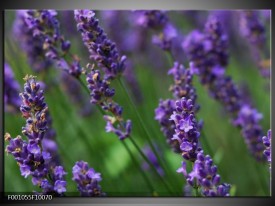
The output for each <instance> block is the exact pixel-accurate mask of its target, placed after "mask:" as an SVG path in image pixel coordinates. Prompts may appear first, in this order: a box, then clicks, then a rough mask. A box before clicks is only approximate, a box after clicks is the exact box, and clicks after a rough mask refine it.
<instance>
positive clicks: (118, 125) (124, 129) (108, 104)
mask: <svg viewBox="0 0 275 206" xmlns="http://www.w3.org/2000/svg"><path fill="white" fill-rule="evenodd" d="M86 76H87V78H86V81H87V84H88V88H89V90H90V91H91V92H90V95H91V103H93V104H97V105H99V106H100V107H101V108H102V109H103V110H104V111H108V112H110V113H111V115H104V117H103V118H104V120H105V121H106V127H105V129H106V132H113V133H114V134H116V135H117V136H118V137H119V139H120V140H124V139H125V138H127V137H129V136H130V134H131V131H132V122H131V120H127V121H124V120H123V117H122V112H123V109H122V107H121V106H120V105H118V104H117V103H116V102H114V101H113V99H112V97H113V96H114V94H115V90H114V89H112V88H110V87H109V84H110V82H109V80H107V79H102V78H101V74H100V72H99V70H95V69H94V67H92V68H91V71H90V72H89V73H86Z"/></svg>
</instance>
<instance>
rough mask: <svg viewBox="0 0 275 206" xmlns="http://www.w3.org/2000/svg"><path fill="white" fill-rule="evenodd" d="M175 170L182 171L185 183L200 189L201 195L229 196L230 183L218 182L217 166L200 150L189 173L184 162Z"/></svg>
mask: <svg viewBox="0 0 275 206" xmlns="http://www.w3.org/2000/svg"><path fill="white" fill-rule="evenodd" d="M177 172H178V173H183V175H184V177H185V178H186V181H187V183H188V184H189V185H191V186H192V187H195V188H197V189H198V190H200V192H201V194H202V195H203V196H229V191H230V185H229V184H227V183H223V184H220V175H219V174H218V173H217V166H215V165H214V164H213V160H212V159H211V157H210V156H209V155H204V153H203V151H202V150H201V151H199V152H198V154H197V159H196V161H195V162H194V166H193V169H192V171H191V172H190V173H188V172H187V170H186V163H185V162H182V167H180V168H179V169H178V170H177Z"/></svg>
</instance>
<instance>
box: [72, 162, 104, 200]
mask: <svg viewBox="0 0 275 206" xmlns="http://www.w3.org/2000/svg"><path fill="white" fill-rule="evenodd" d="M72 173H73V178H72V180H73V181H75V182H76V184H77V189H78V191H79V192H80V195H81V196H91V197H100V196H105V193H103V192H102V191H101V187H100V185H99V182H100V181H101V180H102V178H101V174H100V173H97V172H95V170H94V169H93V168H90V167H89V165H88V163H87V162H84V161H78V162H76V163H75V165H74V166H73V168H72Z"/></svg>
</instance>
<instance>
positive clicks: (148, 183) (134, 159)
mask: <svg viewBox="0 0 275 206" xmlns="http://www.w3.org/2000/svg"><path fill="white" fill-rule="evenodd" d="M122 144H123V146H124V147H125V149H126V150H127V152H128V154H129V155H130V157H131V159H132V161H133V163H134V164H135V166H136V168H137V169H139V170H140V173H141V175H142V177H143V178H144V180H145V182H146V184H147V185H148V187H149V188H150V190H151V192H152V194H153V195H154V194H155V193H156V190H155V189H154V187H153V185H152V184H151V182H150V180H149V178H148V177H147V175H146V173H145V172H144V171H143V170H142V168H141V167H140V166H139V164H138V162H137V160H136V158H135V156H134V155H133V154H132V152H131V150H130V148H129V147H128V145H127V144H126V143H125V142H124V141H122Z"/></svg>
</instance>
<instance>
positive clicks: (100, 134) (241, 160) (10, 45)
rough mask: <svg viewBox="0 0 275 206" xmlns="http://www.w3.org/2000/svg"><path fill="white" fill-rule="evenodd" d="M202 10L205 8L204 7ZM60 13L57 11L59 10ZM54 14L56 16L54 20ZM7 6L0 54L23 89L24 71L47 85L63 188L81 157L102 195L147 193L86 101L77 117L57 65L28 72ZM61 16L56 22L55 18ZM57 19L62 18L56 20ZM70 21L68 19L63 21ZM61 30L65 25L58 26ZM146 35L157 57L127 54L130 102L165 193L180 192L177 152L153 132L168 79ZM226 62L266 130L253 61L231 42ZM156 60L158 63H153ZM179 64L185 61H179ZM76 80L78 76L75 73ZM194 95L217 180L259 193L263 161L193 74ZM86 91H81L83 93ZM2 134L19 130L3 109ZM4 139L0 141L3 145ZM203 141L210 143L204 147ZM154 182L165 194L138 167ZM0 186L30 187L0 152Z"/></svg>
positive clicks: (265, 186)
mask: <svg viewBox="0 0 275 206" xmlns="http://www.w3.org/2000/svg"><path fill="white" fill-rule="evenodd" d="M204 13H207V12H204ZM59 15H60V17H62V15H63V14H62V11H60V12H59ZM169 15H170V17H171V19H172V20H173V21H174V20H175V23H176V24H177V25H178V26H179V29H180V30H181V31H183V32H187V31H190V30H191V29H193V28H194V27H195V25H193V24H192V23H190V22H189V21H188V20H187V19H185V18H184V16H183V15H182V14H179V13H178V12H173V11H171V12H169ZM60 17H59V18H60ZM13 20H14V11H6V12H5V46H4V47H5V60H6V61H7V62H8V63H9V64H10V66H11V67H12V69H13V72H14V75H15V78H16V80H17V81H18V82H19V83H20V85H21V88H23V84H24V81H23V77H24V76H25V75H26V74H33V75H36V76H37V77H38V79H39V80H43V81H44V82H45V83H46V85H50V86H48V87H47V89H46V91H45V101H46V103H47V104H48V106H49V111H50V113H51V116H52V119H53V127H54V129H55V130H56V132H57V136H56V141H57V143H58V146H59V153H60V156H61V160H62V162H63V164H64V167H65V169H66V171H67V172H68V175H67V176H66V180H67V182H68V189H67V194H69V195H77V194H78V193H76V192H77V190H76V184H75V183H74V182H73V181H72V180H71V178H72V174H71V170H72V169H71V168H72V167H73V165H74V164H75V162H76V161H79V160H84V161H87V162H88V163H89V165H90V167H93V168H94V169H95V170H96V171H97V172H100V173H101V174H102V178H103V180H102V182H101V183H100V184H101V186H102V190H103V191H104V192H106V193H107V195H108V196H150V195H151V193H150V190H149V188H148V187H147V185H146V184H145V182H144V180H143V179H142V176H141V175H140V173H139V170H138V169H137V168H136V167H135V165H134V164H133V162H132V161H131V158H130V157H129V155H128V153H127V151H126V150H125V148H124V147H123V145H122V144H121V142H120V141H119V140H118V138H117V137H116V136H115V135H114V134H110V133H106V132H105V129H104V128H105V121H104V120H103V118H102V115H101V113H100V112H99V111H98V110H97V109H96V108H95V107H94V106H93V105H91V107H92V109H93V112H92V114H91V115H90V116H88V117H82V116H81V115H79V113H78V110H77V108H75V107H74V105H73V104H72V102H71V101H70V99H69V98H68V96H67V95H66V93H65V92H64V91H63V90H62V88H61V87H60V85H59V82H58V81H57V78H56V77H57V75H58V71H57V70H56V69H55V68H52V69H50V70H49V72H48V73H47V74H46V75H40V74H35V73H34V72H33V71H32V70H31V68H30V65H29V64H28V62H27V59H26V55H25V53H24V51H22V50H21V49H20V48H19V46H18V43H17V42H16V41H15V40H14V39H13V37H12V23H13ZM61 22H62V21H61ZM63 23H64V22H63ZM67 24H72V25H73V26H74V24H75V22H69V23H67ZM61 28H62V29H63V30H64V32H66V31H65V29H64V28H65V25H63V24H61ZM64 35H65V36H67V37H68V38H69V40H70V41H71V42H72V47H71V48H72V50H73V52H74V53H77V54H79V56H80V57H81V59H82V65H86V64H87V63H88V62H89V60H88V58H87V56H88V52H87V49H86V48H84V47H83V43H82V41H81V37H80V34H78V33H76V34H74V35H69V34H68V35H67V34H66V33H64ZM150 38H151V33H150V32H149V33H148V37H147V39H149V40H148V41H147V44H148V45H147V46H148V47H150V52H153V53H154V54H155V55H156V56H157V59H150V58H149V55H148V54H147V53H146V52H137V53H131V54H130V55H128V58H129V59H130V60H131V61H132V62H134V69H135V72H136V77H137V79H138V82H139V86H140V90H141V92H142V96H143V100H142V101H141V102H140V103H136V106H137V109H138V112H139V114H140V115H141V118H142V121H143V122H144V124H145V125H146V128H147V129H148V131H149V133H150V137H151V139H152V140H153V141H154V142H155V143H157V144H158V145H159V148H160V149H159V152H160V153H161V154H163V161H164V162H165V164H166V167H167V168H168V170H169V174H167V176H164V178H165V179H166V180H167V181H168V182H169V184H170V185H171V186H172V188H173V195H175V196H177V195H180V194H182V191H183V187H184V184H185V181H184V178H183V176H182V174H178V173H176V169H178V168H179V167H180V165H181V161H182V158H181V156H180V155H178V154H175V153H173V152H172V151H171V149H170V147H169V146H168V145H167V143H166V140H165V137H164V136H163V134H162V133H161V131H160V126H159V124H158V122H157V121H156V120H154V109H155V108H156V107H157V105H158V102H159V99H166V98H171V97H172V94H171V93H170V92H169V91H168V88H169V86H170V85H171V84H172V83H173V79H172V78H171V77H170V76H167V71H168V69H169V68H171V65H169V61H168V59H167V58H166V56H165V54H164V52H162V51H160V49H159V48H157V47H156V46H154V45H153V44H151V43H150ZM242 52H243V53H247V48H243V50H242ZM230 53H231V56H230V64H229V67H228V68H227V71H226V72H227V74H229V75H231V76H232V77H233V80H234V81H235V82H236V83H238V85H241V84H243V83H245V84H247V86H248V88H249V90H250V93H251V97H252V100H253V103H254V105H255V107H256V108H257V109H258V111H259V112H261V113H262V114H263V117H264V118H263V120H262V121H261V126H262V127H263V131H264V133H265V134H266V131H267V130H268V129H269V128H270V91H269V89H267V87H266V84H267V80H265V79H263V78H262V77H261V76H260V74H259V72H258V69H257V67H256V65H255V64H253V62H252V61H251V60H250V59H249V58H245V57H242V56H240V55H238V53H237V52H235V51H234V48H231V50H230ZM156 61H158V62H159V64H156ZM186 66H187V65H186ZM83 80H85V79H84V78H83ZM194 84H195V87H196V88H197V93H198V103H199V104H200V105H201V109H200V111H199V113H198V118H199V119H203V120H204V127H203V130H204V134H205V136H204V137H203V138H205V139H206V140H207V142H208V145H206V144H205V140H203V138H202V147H203V149H204V150H205V151H206V152H210V151H211V152H213V154H211V155H212V157H213V159H214V162H215V164H216V165H217V166H218V173H219V174H220V175H221V177H222V182H227V183H230V184H231V185H232V190H231V192H232V195H236V196H267V195H269V193H270V190H269V178H270V173H269V170H268V165H267V164H266V163H259V162H257V161H256V160H254V159H253V157H251V156H250V154H249V152H248V150H247V147H246V145H245V142H244V139H243V137H242V136H241V134H240V130H239V129H238V128H236V127H234V126H232V124H231V123H230V120H229V118H228V116H227V115H226V114H225V113H224V112H223V110H222V107H221V105H220V104H219V103H218V102H216V101H215V100H213V99H212V98H211V97H209V95H208V92H207V90H206V89H205V88H203V87H202V86H201V84H200V83H199V81H198V79H197V78H195V80H194ZM112 86H113V87H114V88H115V89H116V95H115V100H116V101H117V102H118V103H119V104H120V105H122V106H123V108H124V116H125V118H130V119H131V120H132V122H133V138H134V139H135V140H136V141H137V143H138V145H139V146H140V148H142V147H143V146H144V145H146V144H147V143H148V142H147V141H146V138H145V137H144V136H143V132H142V130H141V128H140V125H139V124H138V120H137V119H136V116H135V115H134V111H133V108H132V107H131V106H130V105H129V103H128V102H127V101H126V98H125V96H124V92H123V91H122V90H121V88H120V87H119V85H118V82H117V81H114V82H113V83H112ZM87 95H88V94H87ZM4 124H5V125H4V126H5V127H4V128H5V131H4V132H9V133H10V134H11V135H12V137H15V136H16V135H21V128H22V126H23V125H24V124H25V120H24V119H23V118H22V117H21V115H20V114H10V113H5V117H4ZM125 142H126V143H127V145H129V147H130V149H131V150H132V152H133V153H134V155H135V156H136V157H137V158H138V160H139V161H140V163H141V164H142V162H143V160H142V158H141V157H140V156H139V154H138V153H137V151H136V150H135V148H134V147H133V145H132V144H131V143H130V141H128V140H125ZM5 145H6V143H5ZM207 147H210V148H207ZM146 173H148V174H149V177H150V179H151V180H152V182H153V185H154V187H155V188H156V190H157V192H158V195H160V196H170V195H171V194H168V193H167V191H166V189H165V187H164V186H163V184H162V182H161V181H160V180H159V179H158V178H157V177H156V176H155V175H154V173H152V171H151V170H148V171H146ZM4 186H5V191H6V192H31V191H33V190H38V191H39V189H38V188H37V187H34V186H33V185H32V183H31V178H30V177H28V178H27V179H25V178H24V177H22V176H21V175H20V171H19V168H18V165H17V164H16V162H15V160H14V158H13V157H12V156H11V155H6V154H5V185H4Z"/></svg>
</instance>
